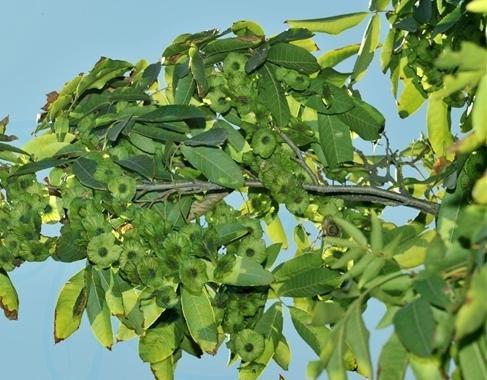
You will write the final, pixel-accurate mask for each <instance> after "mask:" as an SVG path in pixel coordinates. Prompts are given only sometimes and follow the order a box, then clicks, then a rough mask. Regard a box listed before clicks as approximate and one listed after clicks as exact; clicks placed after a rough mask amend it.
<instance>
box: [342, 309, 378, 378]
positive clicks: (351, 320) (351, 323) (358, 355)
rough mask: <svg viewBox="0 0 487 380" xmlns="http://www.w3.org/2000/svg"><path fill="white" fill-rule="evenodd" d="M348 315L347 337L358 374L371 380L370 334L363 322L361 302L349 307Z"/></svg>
mask: <svg viewBox="0 0 487 380" xmlns="http://www.w3.org/2000/svg"><path fill="white" fill-rule="evenodd" d="M347 313H348V318H347V324H346V336H347V339H348V342H349V343H350V349H351V350H352V353H353V356H354V357H355V359H356V361H357V372H358V373H360V374H361V375H362V376H364V377H366V378H368V379H370V378H372V375H373V369H372V361H371V359H370V351H369V332H368V331H367V328H366V327H365V324H364V321H363V320H362V307H361V302H360V301H355V302H354V303H353V304H352V306H349V309H348V311H347Z"/></svg>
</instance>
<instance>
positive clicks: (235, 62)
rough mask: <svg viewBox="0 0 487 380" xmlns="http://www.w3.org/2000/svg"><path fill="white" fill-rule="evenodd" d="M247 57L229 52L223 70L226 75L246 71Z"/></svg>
mask: <svg viewBox="0 0 487 380" xmlns="http://www.w3.org/2000/svg"><path fill="white" fill-rule="evenodd" d="M246 63H247V57H245V55H243V54H239V53H233V52H232V53H229V54H228V55H227V56H226V57H225V60H224V61H223V72H224V73H225V75H232V74H234V73H245V64H246Z"/></svg>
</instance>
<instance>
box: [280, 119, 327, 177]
mask: <svg viewBox="0 0 487 380" xmlns="http://www.w3.org/2000/svg"><path fill="white" fill-rule="evenodd" d="M274 129H275V130H276V132H277V134H278V135H279V136H280V137H281V138H282V139H283V140H284V141H285V142H286V144H287V145H289V147H290V148H291V149H292V150H293V152H294V154H295V155H296V159H297V162H298V164H299V165H301V167H302V168H303V169H304V170H306V173H308V175H309V176H310V177H311V179H312V181H313V183H314V184H315V185H319V183H320V180H319V178H318V177H317V176H316V174H315V173H313V170H311V168H310V167H309V166H308V164H307V163H306V161H305V160H304V157H303V153H302V152H301V149H299V148H298V147H297V146H296V144H294V142H293V141H292V140H291V139H290V138H289V136H288V135H286V134H285V133H284V132H283V131H281V130H280V129H279V128H278V127H276V126H274Z"/></svg>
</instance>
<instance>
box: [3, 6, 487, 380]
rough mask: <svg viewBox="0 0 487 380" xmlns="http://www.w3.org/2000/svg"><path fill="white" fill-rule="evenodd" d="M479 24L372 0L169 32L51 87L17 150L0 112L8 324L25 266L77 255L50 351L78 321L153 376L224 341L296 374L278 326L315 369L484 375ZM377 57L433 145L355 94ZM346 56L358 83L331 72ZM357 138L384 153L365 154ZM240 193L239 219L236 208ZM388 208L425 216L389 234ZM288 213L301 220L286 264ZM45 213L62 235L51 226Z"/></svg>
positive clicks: (405, 112)
mask: <svg viewBox="0 0 487 380" xmlns="http://www.w3.org/2000/svg"><path fill="white" fill-rule="evenodd" d="M485 12H487V6H486V2H485V0H474V1H470V2H469V1H449V0H448V1H447V0H437V1H434V2H433V1H431V0H419V1H416V2H413V1H410V0H400V1H396V0H394V1H393V2H392V4H390V2H389V1H388V0H372V1H371V3H370V7H369V10H365V11H363V12H357V13H353V14H347V15H339V16H333V17H327V18H321V19H312V20H288V21H287V24H288V26H289V29H287V30H286V31H284V32H282V33H280V34H278V35H275V36H272V37H266V36H265V34H264V31H263V29H262V28H261V27H260V26H259V25H257V24H255V23H254V22H251V21H238V22H236V23H234V24H233V25H232V26H231V27H230V28H229V29H227V30H225V31H223V32H219V31H217V30H208V31H204V32H200V33H195V34H182V35H180V36H178V37H177V38H176V39H175V40H174V41H173V43H172V44H171V45H170V46H168V47H167V48H166V49H165V50H164V52H163V54H162V57H163V60H162V63H163V64H161V63H159V62H158V63H153V64H149V63H148V62H146V61H144V60H142V61H140V62H138V63H136V64H135V65H133V64H131V63H129V62H125V61H119V60H113V59H110V58H105V57H103V58H101V59H100V60H99V61H98V62H97V63H96V64H95V66H94V67H93V68H92V69H91V70H90V71H89V72H88V73H86V74H80V75H78V76H76V77H75V78H74V79H72V80H71V81H69V82H67V83H66V84H65V86H64V87H63V88H62V89H61V90H60V91H59V92H52V93H50V94H49V95H48V100H47V104H46V105H45V107H44V109H43V113H42V115H41V117H40V120H39V124H38V126H37V130H36V132H37V134H36V137H34V138H33V139H32V140H31V141H29V142H28V143H27V144H26V145H25V146H24V147H23V148H22V149H19V148H17V147H15V146H13V145H11V144H10V143H9V141H11V140H13V139H14V137H13V136H9V135H7V134H6V130H5V129H6V125H7V124H8V119H7V118H6V119H4V120H3V121H2V122H1V123H0V140H1V141H2V142H0V159H1V164H0V186H1V189H2V191H1V193H0V243H1V244H0V268H1V270H0V305H1V306H2V307H3V309H4V310H5V315H6V316H7V317H8V318H11V319H15V318H16V317H17V310H18V299H17V294H16V292H15V288H14V287H13V285H12V283H11V282H10V279H9V277H8V272H10V271H12V270H14V269H15V267H18V266H20V265H22V264H23V263H24V262H31V261H43V260H46V259H47V258H49V257H51V258H52V259H54V260H57V261H60V262H66V263H70V262H74V261H79V260H83V261H84V262H86V266H85V268H84V269H82V270H81V271H80V272H78V273H77V274H75V275H74V276H73V277H72V278H71V279H69V281H68V282H67V283H66V285H65V286H64V287H63V289H61V292H60V295H59V299H58V302H57V305H56V310H55V313H54V335H55V340H56V342H59V341H62V340H64V339H66V338H68V337H69V336H70V335H72V334H73V333H74V332H75V331H76V330H77V329H78V328H79V325H80V321H81V318H82V316H83V315H87V317H88V319H89V322H90V324H91V327H92V330H93V333H94V335H95V337H96V339H97V340H98V341H99V342H100V344H102V345H103V346H105V347H107V348H111V347H112V345H113V344H114V342H115V341H124V340H128V339H131V338H135V337H139V338H140V340H139V355H140V358H141V359H142V360H143V361H145V362H147V363H148V364H149V365H150V367H151V369H152V371H153V373H154V376H155V377H156V378H157V379H172V378H173V374H174V370H175V366H176V364H177V361H178V360H179V358H180V357H181V355H182V354H183V353H188V354H190V355H194V356H196V357H200V356H201V355H203V354H206V353H208V354H212V355H213V354H215V353H216V352H217V350H218V349H219V348H220V346H221V345H223V344H224V343H225V344H226V346H227V348H228V349H229V350H230V353H231V359H230V361H231V362H235V361H240V365H239V367H238V371H239V376H240V378H241V379H254V378H257V377H259V375H260V374H261V373H262V372H263V371H264V369H265V367H266V366H267V364H268V363H269V362H270V361H271V360H274V361H275V362H276V363H277V364H278V365H279V366H281V367H282V368H283V369H284V370H285V369H287V368H288V365H289V362H290V356H291V348H290V347H289V345H288V343H287V341H286V337H285V336H284V334H283V318H284V315H285V314H287V315H289V316H290V318H291V320H292V322H293V325H294V328H295V329H296V331H297V332H298V333H299V335H300V336H301V337H302V338H303V339H304V340H305V341H306V343H307V344H308V345H309V346H310V347H311V348H312V349H313V351H314V352H315V353H316V355H317V357H316V358H315V359H314V360H313V361H311V362H310V363H309V365H308V376H309V377H310V378H317V377H318V376H319V375H320V374H321V373H322V372H323V371H325V370H326V371H327V373H328V375H329V377H330V379H345V378H346V377H347V372H348V371H355V372H358V373H359V374H361V375H362V376H364V377H367V378H378V379H384V380H386V379H401V378H403V377H404V374H405V370H406V368H407V367H410V368H411V369H412V371H413V373H414V374H415V376H416V377H417V378H418V379H423V378H428V379H433V378H438V379H439V378H445V377H448V376H450V375H451V376H453V377H455V378H457V379H460V378H464V379H482V378H487V360H486V357H487V306H486V305H487V304H486V303H485V300H484V299H483V296H484V292H485V289H487V265H486V264H485V260H486V258H487V256H486V248H487V213H486V204H487V174H486V172H485V170H486V162H487V161H486V160H487V150H486V148H485V146H486V139H487V124H486V123H487V121H486V120H487V115H486V111H485V105H486V100H487V50H486V49H485ZM384 17H385V18H386V19H387V22H388V23H389V26H390V27H389V31H388V33H387V36H386V38H385V40H384V41H382V42H381V41H380V27H381V23H382V19H383V18H384ZM365 23H366V25H365V29H364V30H365V31H364V35H363V39H362V41H361V42H360V43H357V44H353V45H349V46H344V47H338V48H337V49H335V50H332V51H329V52H326V53H324V54H322V55H321V56H319V57H316V55H315V54H313V52H314V51H315V47H316V45H315V43H314V42H313V40H312V37H313V36H314V33H328V34H332V35H335V34H339V33H341V32H343V31H345V30H347V29H349V28H354V27H359V26H360V25H361V24H365ZM376 54H380V60H381V66H382V69H383V71H384V72H389V73H390V77H391V85H392V93H393V96H395V97H396V99H397V106H398V113H399V115H400V116H401V117H403V118H405V117H408V116H409V115H411V114H413V113H414V112H416V111H417V110H418V109H419V108H420V107H421V106H422V105H423V103H425V102H426V103H427V110H428V111H427V120H426V126H427V128H426V129H427V137H423V138H420V139H418V140H416V141H412V142H410V144H409V145H408V146H407V147H406V148H405V149H403V150H401V151H394V150H392V148H391V147H390V146H389V141H388V139H387V136H386V129H385V126H386V122H385V119H384V117H383V116H382V115H381V113H380V112H379V111H378V110H377V109H376V108H375V107H374V106H373V105H372V104H369V103H368V102H367V96H366V94H364V95H363V96H362V94H360V93H359V91H358V90H357V89H356V87H355V85H356V83H357V82H358V81H360V80H361V79H362V78H363V77H364V76H365V75H366V73H367V69H368V66H369V64H370V63H371V61H372V59H373V58H374V56H375V55H376ZM350 58H352V59H355V63H354V65H353V66H352V70H351V72H345V73H344V72H340V71H338V70H337V69H336V68H335V66H336V65H338V64H340V63H341V62H342V61H344V60H346V59H350ZM161 72H162V75H163V78H164V79H163V83H164V86H161V85H160V84H159V79H160V73H161ZM457 115H460V118H459V120H460V122H459V130H458V131H457V130H456V129H455V128H456V125H454V126H453V127H452V123H451V119H452V116H453V119H455V116H457ZM359 139H360V140H364V141H370V142H377V143H379V144H381V145H382V146H384V152H383V153H381V154H365V153H364V152H362V151H361V150H359V149H358V148H357V143H356V142H357V141H359ZM46 169H47V170H48V175H47V177H46V178H45V180H43V181H39V180H38V179H37V176H36V173H38V172H41V171H43V170H46ZM235 191H238V192H240V194H241V195H242V196H243V198H244V203H243V205H242V207H241V208H240V209H235V208H234V207H232V206H230V205H229V204H228V203H227V202H226V201H225V197H226V196H227V195H229V194H230V193H232V192H235ZM386 206H407V207H411V208H413V209H416V210H417V212H418V213H417V216H416V217H415V218H414V220H412V221H410V222H409V223H407V224H405V225H401V226H396V225H394V224H392V223H391V222H388V221H385V220H382V219H381V218H380V215H381V213H382V211H383V210H384V208H385V207H386ZM282 208H286V209H287V210H288V211H289V212H290V213H291V214H293V215H295V216H296V218H297V220H298V223H297V225H296V228H295V231H294V240H295V243H296V247H297V252H296V254H295V255H294V256H293V257H291V258H289V259H283V258H282V257H281V256H280V253H281V251H282V250H283V249H284V248H287V244H288V243H287V240H288V238H289V237H287V236H285V233H284V231H283V228H282V224H281V221H280V215H279V214H278V211H279V210H280V209H282ZM49 223H60V225H61V229H60V233H59V236H57V237H47V236H44V235H43V234H42V233H41V227H42V225H43V224H49ZM313 225H314V227H316V229H317V230H318V232H319V233H318V234H317V236H316V238H315V239H314V240H313V238H312V237H310V236H311V232H312V231H311V230H310V229H311V227H312V226H313ZM264 226H266V228H265V231H264V228H263V227H264ZM372 298H374V299H376V300H378V301H380V302H382V303H383V304H384V305H385V307H386V309H387V311H386V313H385V315H384V317H383V319H382V321H381V322H380V324H379V327H380V328H383V327H386V326H390V325H392V326H393V327H394V329H393V333H392V335H391V337H390V338H389V340H388V342H387V343H386V344H385V345H384V347H383V348H382V353H381V355H380V359H379V363H378V370H377V371H376V373H374V370H373V365H372V361H371V355H370V352H369V332H368V331H367V328H366V327H365V324H364V321H363V313H364V310H365V308H366V307H367V302H368V301H369V300H370V299H372ZM114 317H115V318H114ZM115 321H117V323H116V326H114V322H115ZM115 327H116V328H118V331H117V332H116V333H114V328H115ZM452 363H454V365H452ZM452 372H453V374H452Z"/></svg>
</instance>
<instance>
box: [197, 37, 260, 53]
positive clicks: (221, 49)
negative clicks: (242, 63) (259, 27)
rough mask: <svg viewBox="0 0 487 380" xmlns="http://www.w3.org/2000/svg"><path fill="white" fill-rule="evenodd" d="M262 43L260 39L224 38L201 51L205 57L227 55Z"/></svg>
mask: <svg viewBox="0 0 487 380" xmlns="http://www.w3.org/2000/svg"><path fill="white" fill-rule="evenodd" d="M261 42H262V40H261V39H260V38H258V39H252V38H240V37H232V38H224V39H221V40H216V41H212V42H210V43H209V44H208V45H206V46H205V47H204V48H203V51H204V52H205V53H206V55H207V56H211V55H215V54H221V53H227V52H231V51H235V50H241V49H248V48H251V47H255V46H257V45H259V44H260V43H261Z"/></svg>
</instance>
